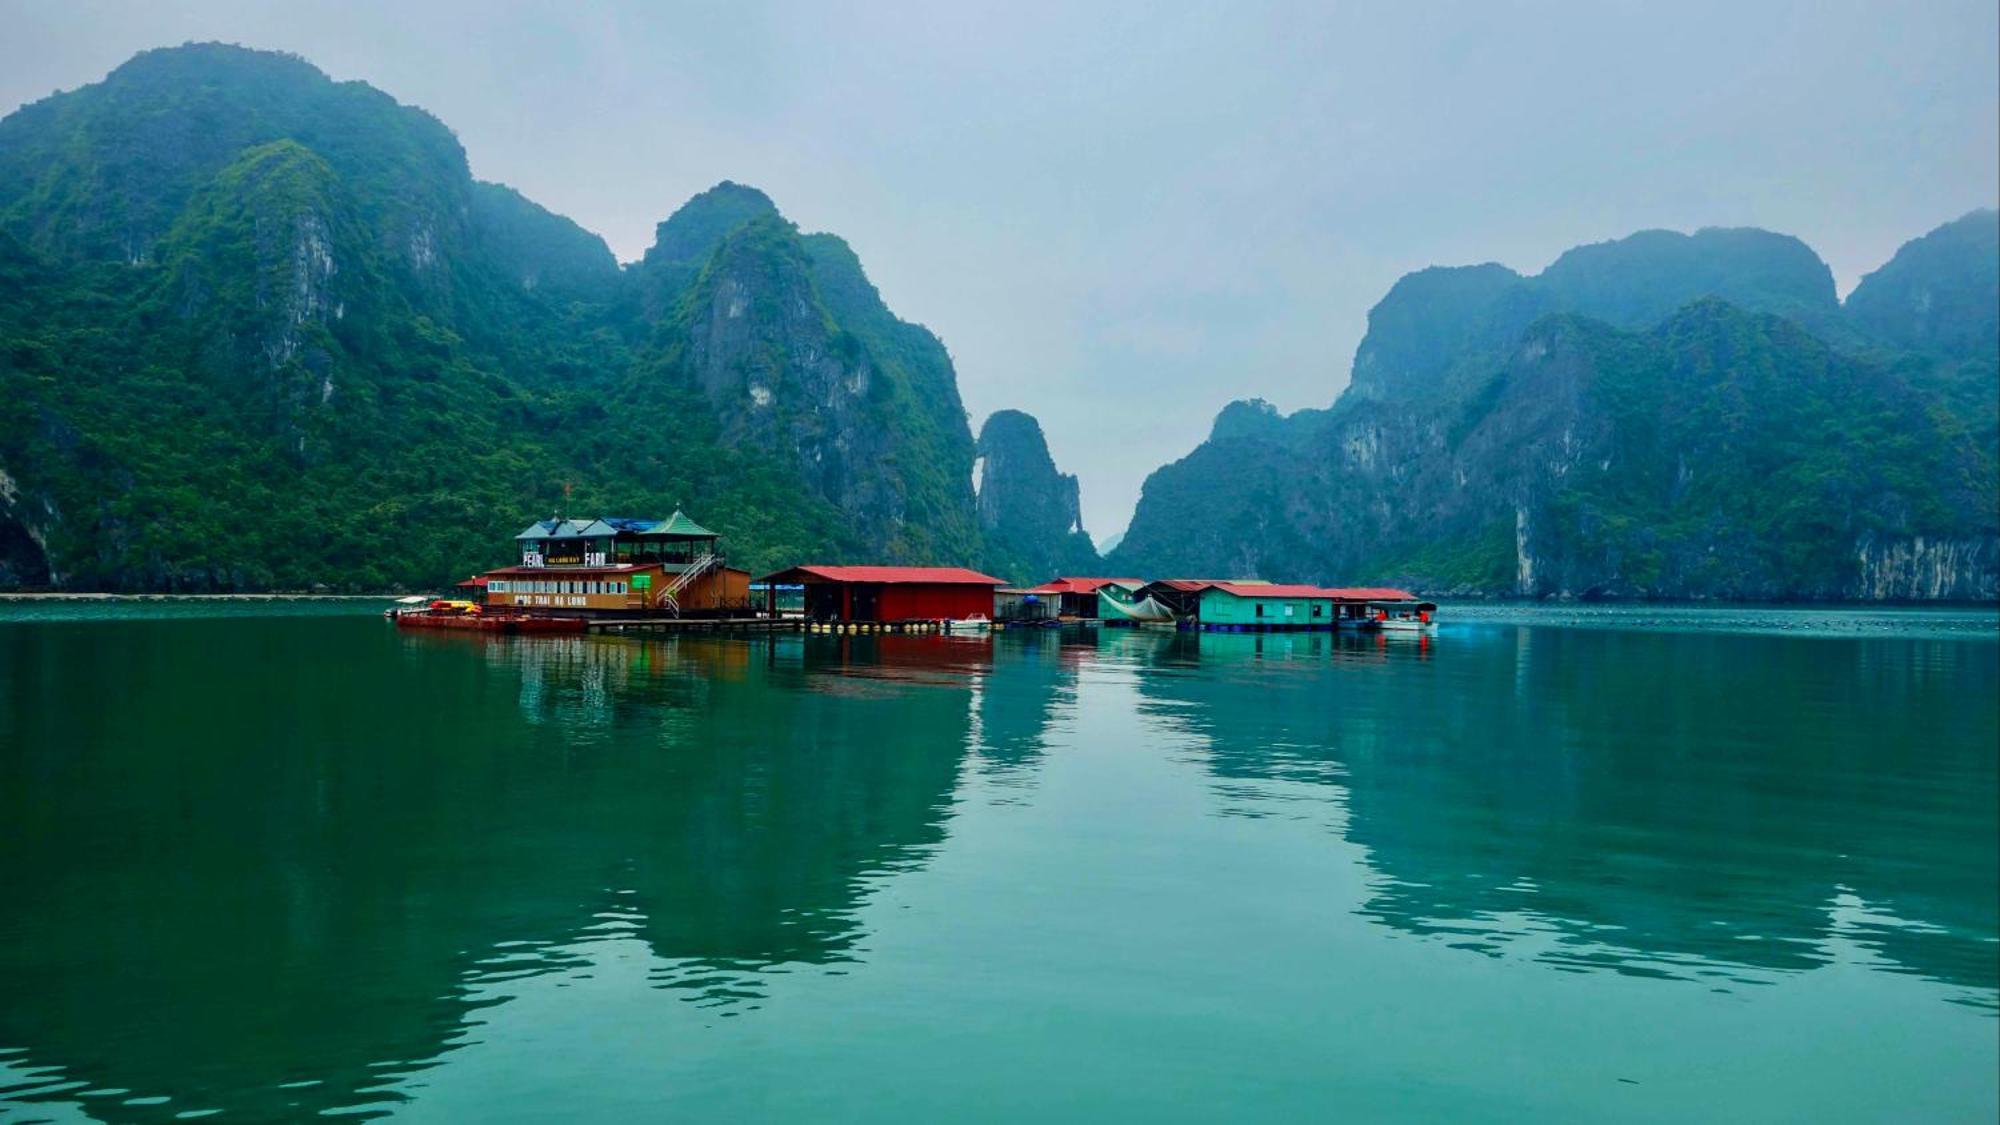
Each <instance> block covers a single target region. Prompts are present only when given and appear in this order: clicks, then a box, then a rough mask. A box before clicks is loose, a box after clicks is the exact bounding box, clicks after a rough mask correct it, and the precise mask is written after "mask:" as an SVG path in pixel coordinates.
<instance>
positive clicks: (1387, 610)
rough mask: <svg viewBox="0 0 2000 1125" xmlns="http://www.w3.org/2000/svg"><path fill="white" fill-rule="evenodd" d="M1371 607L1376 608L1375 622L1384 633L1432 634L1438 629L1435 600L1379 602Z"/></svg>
mask: <svg viewBox="0 0 2000 1125" xmlns="http://www.w3.org/2000/svg"><path fill="white" fill-rule="evenodd" d="M1369 608H1371V609H1373V610H1375V612H1376V617H1375V623H1376V625H1377V626H1379V627H1380V628H1381V630H1382V631H1383V632H1384V633H1403V634H1406V635H1410V636H1431V635H1434V634H1436V633H1437V631H1438V627H1437V605H1436V603H1434V602H1390V603H1386V604H1382V603H1378V604H1376V605H1373V606H1371V607H1369Z"/></svg>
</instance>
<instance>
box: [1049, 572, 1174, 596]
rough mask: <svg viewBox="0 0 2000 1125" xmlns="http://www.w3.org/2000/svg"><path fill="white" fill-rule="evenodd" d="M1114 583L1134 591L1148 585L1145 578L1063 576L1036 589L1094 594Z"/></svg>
mask: <svg viewBox="0 0 2000 1125" xmlns="http://www.w3.org/2000/svg"><path fill="white" fill-rule="evenodd" d="M1113 582H1116V583H1117V584H1119V585H1120V586H1130V587H1131V588H1132V589H1134V590H1136V589H1138V588H1139V587H1141V586H1144V585H1145V584H1146V580H1145V579H1143V578H1071V577H1068V576H1062V577H1057V578H1052V579H1050V580H1049V581H1047V582H1044V583H1042V585H1041V586H1037V587H1035V589H1036V591H1037V592H1040V591H1042V590H1043V588H1044V587H1048V588H1050V591H1049V592H1052V593H1063V594H1094V593H1096V592H1097V591H1098V589H1099V588H1100V587H1103V586H1108V585H1110V584H1111V583H1113Z"/></svg>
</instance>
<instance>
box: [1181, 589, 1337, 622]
mask: <svg viewBox="0 0 2000 1125" xmlns="http://www.w3.org/2000/svg"><path fill="white" fill-rule="evenodd" d="M1196 617H1197V619H1198V620H1199V621H1200V622H1201V627H1202V628H1204V629H1221V630H1228V631H1235V630H1243V631H1255V630H1289V629H1302V630H1310V629H1332V628H1333V627H1334V593H1333V591H1331V590H1326V589H1322V588H1320V587H1318V586H1279V585H1265V584H1255V585H1252V584H1244V583H1236V582H1216V583H1212V584H1210V585H1208V586H1207V587H1205V588H1203V589H1202V591H1201V601H1200V603H1199V609H1198V610H1197V611H1196Z"/></svg>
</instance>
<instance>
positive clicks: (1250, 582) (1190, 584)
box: [1151, 578, 1271, 592]
mask: <svg viewBox="0 0 2000 1125" xmlns="http://www.w3.org/2000/svg"><path fill="white" fill-rule="evenodd" d="M1270 584H1271V583H1269V582H1267V581H1265V580H1264V579H1262V578H1162V579H1159V580H1158V581H1156V582H1153V583H1151V585H1154V586H1165V587H1166V588H1167V589H1169V590H1182V591H1187V592H1192V591H1195V590H1206V589H1208V588H1209V587H1210V586H1269V585H1270Z"/></svg>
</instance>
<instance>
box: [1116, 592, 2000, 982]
mask: <svg viewBox="0 0 2000 1125" xmlns="http://www.w3.org/2000/svg"><path fill="white" fill-rule="evenodd" d="M1530 634H1532V638H1533V639H1532V646H1530V644H1529V643H1528V636H1529V635H1530ZM1217 639H1221V640H1225V641H1229V642H1236V644H1237V648H1235V649H1227V648H1225V647H1222V646H1215V645H1213V644H1212V642H1213V641H1215V640H1217ZM1250 639H1251V638H1243V637H1225V638H1214V637H1203V638H1201V644H1202V649H1201V667H1200V673H1199V674H1198V675H1187V674H1183V675H1154V676H1149V677H1146V678H1145V679H1144V680H1143V681H1142V682H1141V690H1142V692H1143V693H1144V694H1145V696H1146V697H1147V698H1148V699H1149V700H1150V701H1152V702H1153V703H1154V704H1156V705H1158V706H1160V707H1162V708H1163V709H1164V710H1162V712H1161V713H1162V714H1169V715H1171V716H1173V717H1174V721H1176V722H1180V723H1185V724H1187V725H1188V726H1189V727H1191V728H1193V729H1195V730H1196V731H1197V732H1198V733H1199V734H1200V735H1201V736H1202V737H1203V739H1204V740H1205V741H1206V742H1207V744H1208V746H1209V748H1210V749H1209V762H1208V765H1209V768H1210V769H1211V771H1212V772H1213V773H1214V774H1215V775H1216V776H1217V777H1218V778H1220V779H1223V780H1224V781H1225V782H1226V783H1227V784H1226V785H1225V786H1224V793H1225V795H1226V797H1227V798H1228V800H1229V801H1231V802H1232V803H1233V805H1234V807H1235V808H1236V809H1237V810H1238V811H1242V812H1247V813H1250V814H1253V815H1256V814H1260V812H1271V811H1276V810H1278V809H1281V808H1284V809H1289V810H1291V811H1294V812H1295V811H1296V793H1295V791H1284V790H1282V789H1273V788H1271V784H1272V783H1281V782H1300V783H1307V784H1310V785H1317V786H1322V787H1324V789H1325V794H1326V796H1327V798H1328V801H1329V804H1330V806H1331V807H1332V812H1333V815H1332V823H1334V824H1336V825H1337V826H1338V827H1339V828H1340V830H1342V831H1343V832H1344V834H1345V835H1346V837H1347V838H1348V839H1349V840H1351V841H1353V842H1354V843H1356V844H1359V845H1362V846H1363V847H1364V848H1365V849H1366V851H1367V854H1368V862H1369V863H1370V865H1371V866H1372V867H1373V868H1374V870H1375V873H1376V878H1375V879H1374V881H1373V889H1372V892H1371V894H1370V896H1369V898H1368V900H1367V902H1366V904H1365V905H1364V907H1363V913H1364V914H1365V916H1367V917H1369V918H1372V919H1374V920H1375V921H1377V922H1379V923H1381V924H1383V925H1385V926H1389V927H1393V928H1395V929H1397V930H1401V931H1405V932H1408V933H1412V934H1421V935H1436V936H1438V937H1440V938H1441V939H1443V940H1447V941H1449V942H1450V943H1451V944H1453V945H1454V946H1457V947H1462V948H1466V949H1472V950H1480V951H1484V952H1487V953H1491V954H1494V955H1528V956H1534V957H1538V958H1542V959H1545V960H1548V961H1551V962H1553V963H1557V964H1560V965H1562V966H1564V967H1568V968H1575V969H1584V970H1589V969H1604V970H1613V971H1618V972H1624V973H1637V974H1650V975H1660V976H1670V977H1703V978H1712V977H1723V978H1728V977H1740V976H1743V975H1745V974H1746V973H1747V974H1752V975H1754V974H1757V973H1768V972H1773V971H1791V970H1802V969H1807V968H1810V967H1813V966H1816V965H1820V964H1824V963H1826V962H1827V961H1828V960H1829V959H1831V958H1832V957H1833V956H1834V955H1835V950H1836V948H1837V947H1838V946H1839V945H1840V944H1841V943H1852V944H1853V946H1855V947H1858V948H1859V949H1861V950H1863V951H1865V955H1868V956H1872V957H1875V958H1877V959H1878V961H1879V963H1880V964H1882V965H1883V966H1884V967H1886V968H1889V969H1891V970H1893V971H1904V972H1911V973H1916V974H1919V975H1922V976H1925V977H1928V978H1930V979H1933V980H1936V981H1940V982H1945V983H1948V984H1951V985H1955V986H1959V987H1962V988H1964V989H1966V990H1968V999H1970V1000H1971V1001H1972V1002H1974V1003H1979V1004H1983V1005H1988V1006H1991V1005H1992V1004H1993V1003H1994V1000H1995V995H1996V990H2000V962H1996V957H2000V947H1996V945H1995V944H1994V941H1993V937H1992V935H1994V934H1995V932H1996V930H2000V917H1996V915H2000V871H1997V870H1996V868H1995V855H1994V848H1993V841H1994V839H1995V837H1996V833H2000V811H1996V810H1995V809H1994V808H1992V807H1991V801H1990V796H1991V794H1992V792H1993V790H1994V784H1995V783H1994V777H1993V775H1994V771H1995V763H1994V760H1993V753H1992V747H1993V745H1994V742H1995V740H1996V738H2000V733H1996V718H1995V716H1994V715H1993V714H1992V712H1991V690H1992V685H1991V682H1990V675H1991V670H1990V668H1988V667H1982V666H1980V665H1979V664H1978V662H1979V661H1987V662H1989V663H1990V660H1991V653H1990V651H1988V650H1982V649H1981V648H1980V647H1979V646H1966V645H1963V644H1957V643H1952V642H1942V643H1940V642H1909V641H1893V640H1871V641H1866V642H1854V643H1852V644H1849V643H1848V642H1841V643H1842V645H1843V646H1844V647H1846V648H1848V649H1849V650H1851V651H1852V652H1853V653H1854V657H1853V662H1852V664H1851V665H1847V666H1843V665H1840V664H1839V663H1838V662H1833V663H1832V664H1831V666H1830V663H1829V660H1828V653H1829V649H1828V648H1827V647H1825V642H1821V641H1816V640H1804V641H1801V640H1796V639H1790V638H1779V637H1758V638H1745V637H1740V636H1738V637H1726V638H1725V637H1715V636H1704V635H1698V634H1673V633H1616V632H1610V631H1603V632H1593V631H1564V630H1541V631H1531V630H1522V631H1519V632H1516V631H1514V630H1504V631H1503V630H1492V631H1490V632H1484V633H1480V634H1478V635H1476V636H1465V637H1461V638H1454V639H1453V640H1452V642H1451V643H1450V644H1448V645H1447V649H1446V655H1445V656H1443V657H1440V658H1439V659H1437V660H1436V661H1435V663H1434V665H1433V667H1432V668H1429V669H1425V670H1424V671H1423V672H1422V673H1421V674H1419V673H1418V672H1417V670H1416V669H1415V668H1411V667H1400V668H1399V667H1385V668H1380V669H1376V668H1370V667H1369V666H1368V664H1367V661H1368V660H1369V659H1371V655H1370V653H1369V652H1368V650H1365V649H1363V650H1339V651H1335V652H1332V653H1330V654H1329V657H1330V658H1328V659H1321V660H1318V661H1285V660H1282V659H1280V660H1273V659H1272V654H1271V653H1270V652H1269V651H1268V650H1261V651H1253V650H1252V649H1250V648H1248V647H1246V646H1245V645H1244V643H1243V642H1246V641H1248V640H1250ZM1175 655H1177V654H1176V653H1175V652H1173V651H1168V652H1163V653H1162V661H1166V660H1170V659H1172V658H1173V657H1174V656H1175ZM1414 655H1415V654H1414V653H1409V652H1402V653H1399V652H1397V651H1395V650H1389V651H1388V652H1387V653H1386V655H1384V656H1383V659H1386V660H1387V661H1388V662H1389V663H1390V664H1391V665H1395V664H1397V663H1398V662H1401V661H1407V660H1410V659H1412V658H1413V657H1414ZM1378 673H1380V674H1378ZM1245 783H1249V784H1245ZM1281 792H1284V793H1286V795H1288V796H1291V797H1292V798H1293V800H1292V801H1291V802H1290V803H1289V804H1285V803H1283V802H1280V801H1278V800H1277V799H1276V797H1277V795H1278V794H1279V793H1281ZM1260 794H1261V797H1260ZM1260 800H1261V801H1262V802H1263V805H1262V806H1261V809H1260V806H1259V804H1258V802H1259V801H1260Z"/></svg>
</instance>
